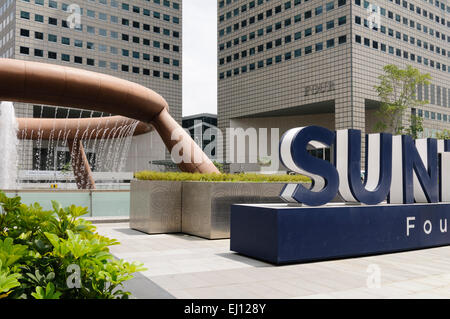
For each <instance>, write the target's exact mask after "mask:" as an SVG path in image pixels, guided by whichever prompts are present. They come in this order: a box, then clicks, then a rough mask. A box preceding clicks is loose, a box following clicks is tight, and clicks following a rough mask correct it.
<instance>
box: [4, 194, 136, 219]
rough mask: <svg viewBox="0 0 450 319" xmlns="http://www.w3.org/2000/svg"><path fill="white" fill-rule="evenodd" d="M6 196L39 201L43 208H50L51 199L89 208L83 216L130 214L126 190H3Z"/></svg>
mask: <svg viewBox="0 0 450 319" xmlns="http://www.w3.org/2000/svg"><path fill="white" fill-rule="evenodd" d="M5 193H6V195H7V196H8V197H12V196H20V197H21V198H22V203H24V204H27V205H30V204H33V203H36V202H37V203H39V204H40V205H41V206H42V208H43V209H44V210H52V202H51V201H52V200H55V201H58V202H59V203H60V204H61V206H62V207H66V206H70V205H72V204H73V205H76V206H83V207H87V208H88V209H89V214H88V215H85V216H84V217H109V216H115V217H117V216H121V217H128V216H129V215H130V192H129V191H128V190H61V189H59V190H22V189H19V190H5Z"/></svg>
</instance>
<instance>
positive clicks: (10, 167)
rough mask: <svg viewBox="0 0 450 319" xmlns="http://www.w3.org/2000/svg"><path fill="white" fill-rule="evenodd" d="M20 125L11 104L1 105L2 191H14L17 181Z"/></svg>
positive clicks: (0, 168) (0, 177)
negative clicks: (18, 132)
mask: <svg viewBox="0 0 450 319" xmlns="http://www.w3.org/2000/svg"><path fill="white" fill-rule="evenodd" d="M17 131H18V125H17V121H16V115H15V112H14V106H13V104H12V103H11V102H2V103H1V104H0V154H1V157H2V158H1V160H0V189H14V188H16V181H17V164H18V156H17V146H18V139H17Z"/></svg>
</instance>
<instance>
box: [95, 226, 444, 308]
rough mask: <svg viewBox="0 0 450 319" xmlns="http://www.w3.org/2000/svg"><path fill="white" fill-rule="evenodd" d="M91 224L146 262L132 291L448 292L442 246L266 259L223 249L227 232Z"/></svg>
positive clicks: (241, 294)
mask: <svg viewBox="0 0 450 319" xmlns="http://www.w3.org/2000/svg"><path fill="white" fill-rule="evenodd" d="M96 226H97V230H98V232H99V233H100V234H102V235H104V236H108V237H111V238H116V239H118V240H119V241H120V242H121V245H118V246H112V247H111V252H112V253H113V254H114V255H115V256H116V257H118V258H123V259H125V260H127V261H135V260H136V261H140V262H143V263H144V264H145V267H146V268H148V270H147V271H145V272H143V273H141V274H139V276H141V275H143V276H145V277H146V278H147V279H148V280H147V279H145V278H144V277H140V278H138V279H141V280H135V281H134V284H137V285H138V286H139V285H140V286H139V287H137V288H135V290H137V291H138V292H137V293H135V296H136V297H137V298H206V299H213V298H234V299H236V298H237V299H240V298H248V299H262V298H271V299H272V298H273V299H275V298H283V299H285V298H450V247H440V248H432V249H425V250H418V251H410V252H402V253H395V254H387V255H378V256H370V257H361V258H352V259H342V260H333V261H325V262H314V263H306V264H296V265H287V266H274V265H271V264H267V263H264V262H261V261H257V260H254V259H251V258H247V257H244V256H241V255H239V254H236V253H234V252H231V251H230V250H229V243H230V241H229V240H206V239H201V238H198V237H194V236H188V235H184V234H173V235H169V234H166V235H147V234H144V233H141V232H138V231H134V230H132V229H130V228H129V225H128V223H116V224H97V225H96ZM378 275H379V276H378ZM146 287H147V288H146Z"/></svg>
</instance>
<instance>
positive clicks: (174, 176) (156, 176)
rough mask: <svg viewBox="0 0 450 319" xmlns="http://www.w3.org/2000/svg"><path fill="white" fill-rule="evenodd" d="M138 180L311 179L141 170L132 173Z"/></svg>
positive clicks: (266, 175)
mask: <svg viewBox="0 0 450 319" xmlns="http://www.w3.org/2000/svg"><path fill="white" fill-rule="evenodd" d="M134 177H135V178H136V179H138V180H155V181H203V182H288V183H301V182H310V181H311V180H310V179H309V178H308V177H306V176H303V175H287V174H284V175H269V174H254V173H240V174H216V173H211V174H200V173H178V172H153V171H141V172H136V173H134Z"/></svg>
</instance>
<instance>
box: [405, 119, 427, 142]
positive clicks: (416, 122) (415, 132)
mask: <svg viewBox="0 0 450 319" xmlns="http://www.w3.org/2000/svg"><path fill="white" fill-rule="evenodd" d="M422 132H423V118H422V117H420V116H417V115H415V114H411V119H410V125H409V127H408V128H407V129H405V133H406V134H408V135H410V136H411V137H412V138H413V139H418V138H419V134H420V133H422Z"/></svg>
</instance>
